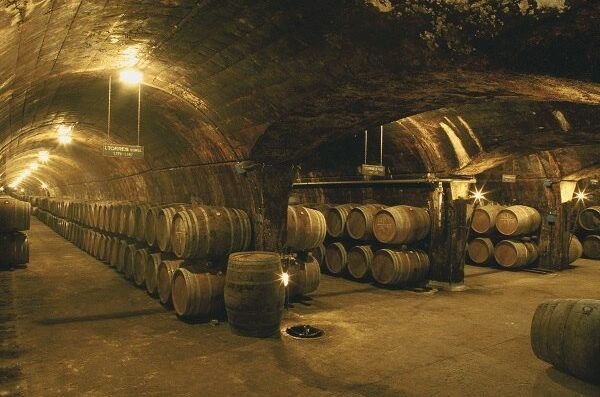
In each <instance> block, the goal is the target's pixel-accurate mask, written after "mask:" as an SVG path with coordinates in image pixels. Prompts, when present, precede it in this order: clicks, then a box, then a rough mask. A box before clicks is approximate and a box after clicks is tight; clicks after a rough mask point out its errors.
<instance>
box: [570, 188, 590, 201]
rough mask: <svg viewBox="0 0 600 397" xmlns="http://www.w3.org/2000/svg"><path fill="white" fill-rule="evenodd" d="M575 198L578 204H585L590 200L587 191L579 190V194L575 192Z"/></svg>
mask: <svg viewBox="0 0 600 397" xmlns="http://www.w3.org/2000/svg"><path fill="white" fill-rule="evenodd" d="M573 198H575V199H577V202H578V203H579V202H585V200H587V199H588V195H587V193H586V192H585V189H584V190H579V191H578V192H575V195H574V197H573Z"/></svg>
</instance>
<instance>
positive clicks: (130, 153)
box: [102, 144, 144, 159]
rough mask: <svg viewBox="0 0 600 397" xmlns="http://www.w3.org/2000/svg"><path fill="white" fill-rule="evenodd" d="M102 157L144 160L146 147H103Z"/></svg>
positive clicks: (107, 145)
mask: <svg viewBox="0 0 600 397" xmlns="http://www.w3.org/2000/svg"><path fill="white" fill-rule="evenodd" d="M102 155H103V156H106V157H122V158H135V159H139V158H144V147H143V146H135V145H109V144H106V145H102Z"/></svg>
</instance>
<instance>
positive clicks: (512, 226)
mask: <svg viewBox="0 0 600 397" xmlns="http://www.w3.org/2000/svg"><path fill="white" fill-rule="evenodd" d="M541 222H542V217H541V216H540V213H539V212H538V211H537V210H536V209H535V208H531V207H527V206H525V205H512V206H510V207H506V208H504V209H502V210H501V211H500V212H499V213H498V215H497V216H496V229H498V231H499V232H500V233H502V234H503V235H505V236H523V235H527V234H531V233H535V232H536V231H537V230H538V229H539V227H540V224H541Z"/></svg>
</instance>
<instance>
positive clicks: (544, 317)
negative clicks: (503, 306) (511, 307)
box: [531, 299, 600, 383]
mask: <svg viewBox="0 0 600 397" xmlns="http://www.w3.org/2000/svg"><path fill="white" fill-rule="evenodd" d="M599 335H600V300H594V299H552V300H548V301H545V302H544V303H542V304H541V305H539V306H538V307H537V309H536V311H535V314H534V315H533V320H532V322H531V347H532V348H533V352H534V353H535V355H536V356H537V357H538V358H539V359H541V360H544V361H546V362H548V363H550V364H552V365H554V366H555V367H556V368H558V369H560V370H562V371H565V372H567V373H569V374H571V375H573V376H575V377H578V378H580V379H583V380H586V381H590V382H595V383H598V382H600V337H598V336H599Z"/></svg>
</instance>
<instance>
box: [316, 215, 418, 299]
mask: <svg viewBox="0 0 600 397" xmlns="http://www.w3.org/2000/svg"><path fill="white" fill-rule="evenodd" d="M313 208H315V209H317V210H319V211H321V212H322V213H323V214H324V216H325V219H326V224H327V241H326V244H325V245H324V246H320V247H317V248H316V249H314V250H313V253H314V255H315V257H317V258H319V259H321V261H322V263H323V270H324V271H326V272H328V273H330V274H332V275H340V276H341V275H345V276H348V277H350V278H351V279H353V280H357V281H370V280H374V281H375V282H377V283H379V284H382V285H387V286H400V287H404V286H410V285H415V284H419V283H421V282H423V281H425V280H426V279H427V276H428V273H429V257H428V255H427V254H426V253H425V251H424V250H422V249H420V248H417V247H416V245H423V240H424V239H425V238H426V237H427V236H428V235H429V231H430V218H429V213H428V212H427V210H425V209H423V208H419V207H412V206H408V205H397V206H391V207H387V206H385V205H382V204H373V203H370V204H342V205H327V204H320V205H315V206H314V207H313Z"/></svg>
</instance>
